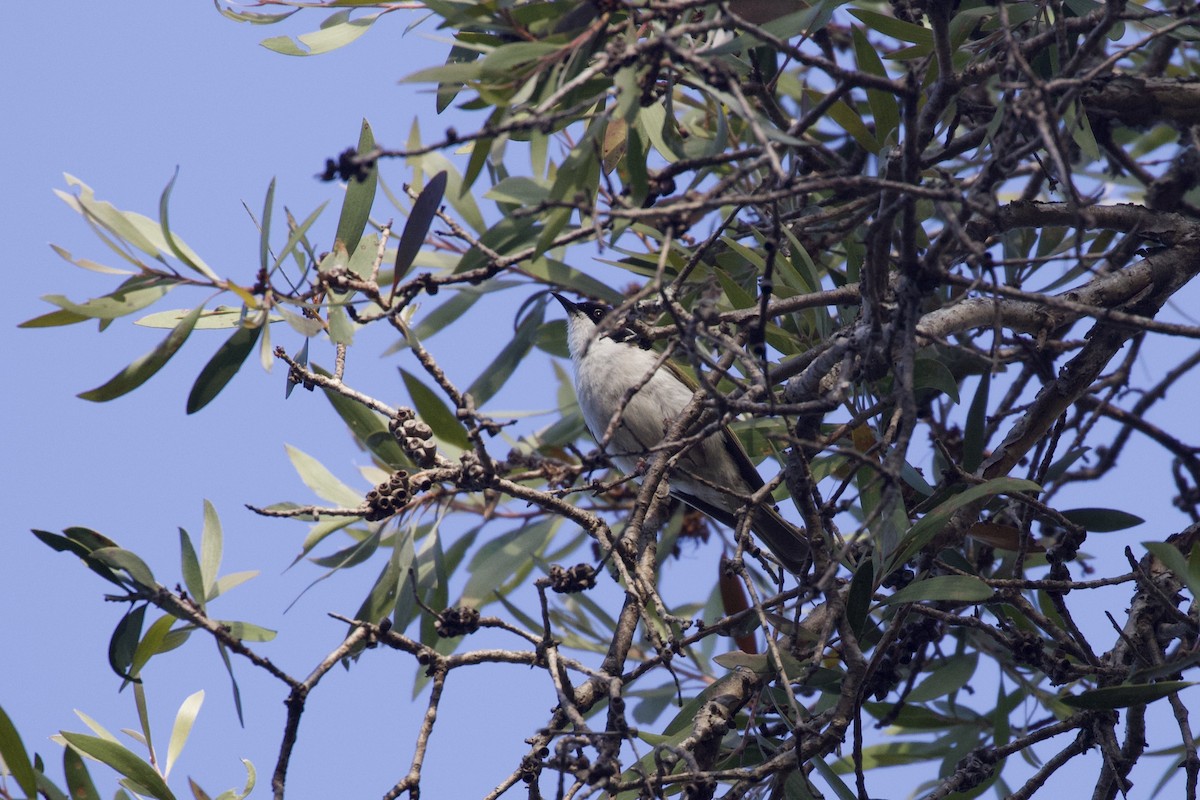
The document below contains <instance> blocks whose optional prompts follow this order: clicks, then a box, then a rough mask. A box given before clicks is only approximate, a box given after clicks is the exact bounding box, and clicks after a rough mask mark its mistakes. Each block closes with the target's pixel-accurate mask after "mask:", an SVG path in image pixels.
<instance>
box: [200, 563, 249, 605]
mask: <svg viewBox="0 0 1200 800" xmlns="http://www.w3.org/2000/svg"><path fill="white" fill-rule="evenodd" d="M258 573H259V571H258V570H256V569H244V570H242V571H241V572H231V573H229V574H228V575H222V576H221V577H219V578H217V582H216V583H215V584H213V588H212V590H211V591H210V592H209V596H208V599H209V600H212V599H214V598H217V597H220V596H221V595H223V594H225V593H226V592H228V591H230V590H232V589H236V588H237V587H238V586H241V585H242V584H243V583H245V582H246V581H248V580H250V579H251V578H257V577H258Z"/></svg>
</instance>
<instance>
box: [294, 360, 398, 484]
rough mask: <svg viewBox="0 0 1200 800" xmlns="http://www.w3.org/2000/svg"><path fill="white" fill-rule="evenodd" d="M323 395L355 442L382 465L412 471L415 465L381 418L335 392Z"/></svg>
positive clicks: (325, 390) (326, 392)
mask: <svg viewBox="0 0 1200 800" xmlns="http://www.w3.org/2000/svg"><path fill="white" fill-rule="evenodd" d="M317 372H319V373H321V374H327V373H325V371H324V370H322V369H318V370H317ZM322 391H323V392H324V394H325V399H326V400H328V401H329V404H330V405H331V406H333V410H334V411H336V412H337V414H338V416H339V417H341V418H342V422H345V423H346V426H347V427H348V428H349V429H350V432H351V433H352V434H353V435H354V438H355V439H357V440H358V441H359V442H361V443H362V445H363V446H364V447H366V448H367V449H368V450H370V451H371V453H373V454H374V456H375V457H376V458H377V459H379V461H380V462H382V463H383V464H386V465H387V466H388V467H390V468H391V469H394V470H396V469H408V468H409V467H411V466H412V462H411V461H410V460H409V458H408V456H407V455H405V454H404V451H403V450H402V449H401V448H400V444H399V443H398V442H397V441H396V439H395V437H394V436H392V434H391V432H390V431H389V430H388V424H387V420H385V419H384V418H383V416H382V415H381V414H379V413H378V412H376V411H373V410H371V409H369V408H367V407H366V406H364V405H363V404H362V403H359V402H357V401H354V400H351V399H349V398H348V397H346V396H345V395H343V394H341V393H339V392H335V391H333V390H331V389H322Z"/></svg>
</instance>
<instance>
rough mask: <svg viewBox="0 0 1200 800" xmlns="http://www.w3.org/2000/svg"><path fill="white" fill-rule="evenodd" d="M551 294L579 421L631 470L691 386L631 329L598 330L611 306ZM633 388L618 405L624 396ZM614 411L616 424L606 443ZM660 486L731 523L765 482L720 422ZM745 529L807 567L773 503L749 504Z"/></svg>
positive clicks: (650, 450) (798, 533) (785, 560)
mask: <svg viewBox="0 0 1200 800" xmlns="http://www.w3.org/2000/svg"><path fill="white" fill-rule="evenodd" d="M552 294H553V296H554V298H555V299H556V300H558V302H559V303H561V304H562V307H563V309H565V310H566V312H567V348H568V350H569V351H570V354H571V363H572V365H573V366H574V370H575V394H576V397H577V398H578V401H579V409H580V411H581V412H582V413H583V421H584V423H585V424H586V425H587V428H588V430H589V431H590V432H591V434H592V436H593V437H594V438H595V439H596V441H597V442H599V443H600V444H601V445H602V447H604V448H605V450H606V452H607V454H608V456H609V459H610V460H611V461H612V462H613V464H615V465H616V466H617V467H618V468H619V469H621V470H622V471H623V472H625V473H626V474H629V475H636V474H637V472H638V465H639V462H641V461H643V460H645V459H648V458H650V457H651V456H653V455H654V452H655V451H654V447H655V446H656V445H658V444H659V443H660V442H662V440H663V439H664V438H665V436H666V434H667V431H668V429H669V428H670V426H671V424H672V422H673V421H674V419H675V418H676V417H677V416H679V414H680V412H681V411H683V409H684V408H685V407H686V406H687V405H688V404H689V403H690V402H691V400H692V396H693V395H694V394H695V389H694V388H693V386H692V385H691V384H690V383H689V380H690V379H689V378H687V377H686V376H684V374H683V373H682V372H680V371H679V370H678V368H677V367H676V366H675V365H674V364H672V363H671V362H670V361H669V360H667V361H663V362H662V363H661V364H659V361H660V357H659V353H657V352H656V351H654V350H652V349H650V348H649V346H648V345H647V344H644V343H640V342H639V340H638V338H637V337H636V335H635V334H634V333H633V331H631V330H630V329H628V328H627V327H624V326H603V327H602V326H601V323H602V322H603V321H604V320H605V318H606V317H608V315H609V314H611V313H612V308H611V307H610V306H607V305H604V304H602V303H595V302H590V301H584V302H580V303H574V302H572V301H570V300H568V299H567V298H565V297H563V296H562V295H560V294H558V293H556V292H554V293H552ZM638 385H640V388H638V390H637V392H636V393H635V394H634V395H633V396H632V398H630V400H629V401H628V403H627V404H626V405H625V407H624V409H623V410H621V403H622V402H623V401H624V399H625V395H626V394H627V393H628V391H629V390H630V389H631V388H633V387H634V386H638ZM618 410H620V417H621V418H620V422H619V424H618V425H617V426H616V428H615V429H614V432H613V434H612V436H611V438H610V439H609V440H608V441H607V442H605V441H604V434H605V432H606V431H607V430H608V428H609V425H610V423H611V422H612V419H613V417H614V415H616V414H617V412H618ZM667 483H668V488H669V490H670V493H671V495H673V496H674V497H676V498H678V499H680V500H682V501H683V502H685V503H687V504H688V505H689V506H691V507H692V508H695V509H696V510H698V511H701V512H703V513H704V514H707V515H708V516H710V517H712V518H713V519H715V520H717V521H718V522H720V523H722V524H724V525H727V526H729V527H731V528H732V527H735V525H736V523H737V514H738V512H739V511H741V510H742V508H743V507H744V506H745V505H746V498H747V497H748V496H749V495H751V494H753V493H754V492H756V491H758V490H759V489H761V488H762V487H763V485H764V484H763V479H762V476H761V475H759V474H758V470H757V469H756V468H755V466H754V462H752V461H751V460H750V456H749V455H747V453H746V449H745V448H744V447H742V444H741V442H740V441H738V438H737V436H735V435H734V434H733V431H731V430H730V429H729V427H728V426H725V425H722V426H721V428H720V430H718V431H716V432H714V433H712V434H710V435H709V436H708V437H706V438H705V439H704V440H703V441H701V442H699V443H698V444H696V445H693V446H692V447H691V449H689V450H688V451H687V452H686V453H684V455H683V456H682V457H681V458H680V459H679V461H678V463H677V465H676V466H675V467H674V469H673V471H672V472H671V473H670V474H669V475H668V477H667ZM750 527H751V529H752V530H753V531H754V533H755V534H757V535H758V537H759V538H760V539H761V540H762V541H763V542H764V543H765V544H766V545H767V547H768V549H770V551H771V552H772V553H773V554H774V555H775V557H776V558H777V559H778V560H779V562H780V563H781V564H783V566H784V567H785V568H786V569H787V570H788V571H790V572H792V573H793V574H796V575H802V574H803V573H804V572H805V570H807V568H808V563H809V543H808V538H807V537H806V536H805V534H804V532H803V531H802V530H801V529H799V528H797V527H796V526H795V525H793V524H792V523H790V522H788V521H787V520H785V519H784V518H783V517H782V516H781V515H780V514H779V511H778V510H777V509H776V508H775V507H774V506H771V505H768V504H759V505H757V506H755V508H754V509H753V510H752V512H751V517H750Z"/></svg>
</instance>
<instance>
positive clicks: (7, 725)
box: [0, 708, 37, 797]
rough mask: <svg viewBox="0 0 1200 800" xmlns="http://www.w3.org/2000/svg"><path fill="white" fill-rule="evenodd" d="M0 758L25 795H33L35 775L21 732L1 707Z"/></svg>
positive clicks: (35, 781)
mask: <svg viewBox="0 0 1200 800" xmlns="http://www.w3.org/2000/svg"><path fill="white" fill-rule="evenodd" d="M0 759H2V760H3V761H4V764H5V766H7V767H8V771H9V772H10V773H11V774H12V776H13V778H14V779H16V781H17V785H19V786H20V787H21V791H23V792H25V795H26V796H27V797H35V796H36V795H37V775H36V774H35V773H34V771H33V765H32V764H31V763H30V761H29V754H28V753H27V752H26V751H25V745H24V744H23V743H22V742H21V734H19V733H17V728H16V726H15V725H13V723H12V720H11V719H9V717H8V714H7V713H5V711H4V709H3V708H0Z"/></svg>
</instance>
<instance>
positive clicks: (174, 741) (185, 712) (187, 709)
mask: <svg viewBox="0 0 1200 800" xmlns="http://www.w3.org/2000/svg"><path fill="white" fill-rule="evenodd" d="M203 703H204V690H203V689H201V690H200V691H198V692H196V693H194V694H191V695H188V697H187V699H186V700H184V701H183V703H182V704H181V705H180V706H179V711H178V712H176V714H175V724H174V725H173V726H172V727H171V741H170V743H169V744H168V745H167V765H166V767H165V768H164V769H163V777H164V778H166V777H168V776H170V774H171V767H172V766H174V764H175V760H176V759H177V758H179V754H180V753H182V752H183V746H184V745H185V744H187V738H188V734H190V733H191V732H192V723H194V722H195V721H196V715H198V714H199V713H200V706H201V705H203Z"/></svg>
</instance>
